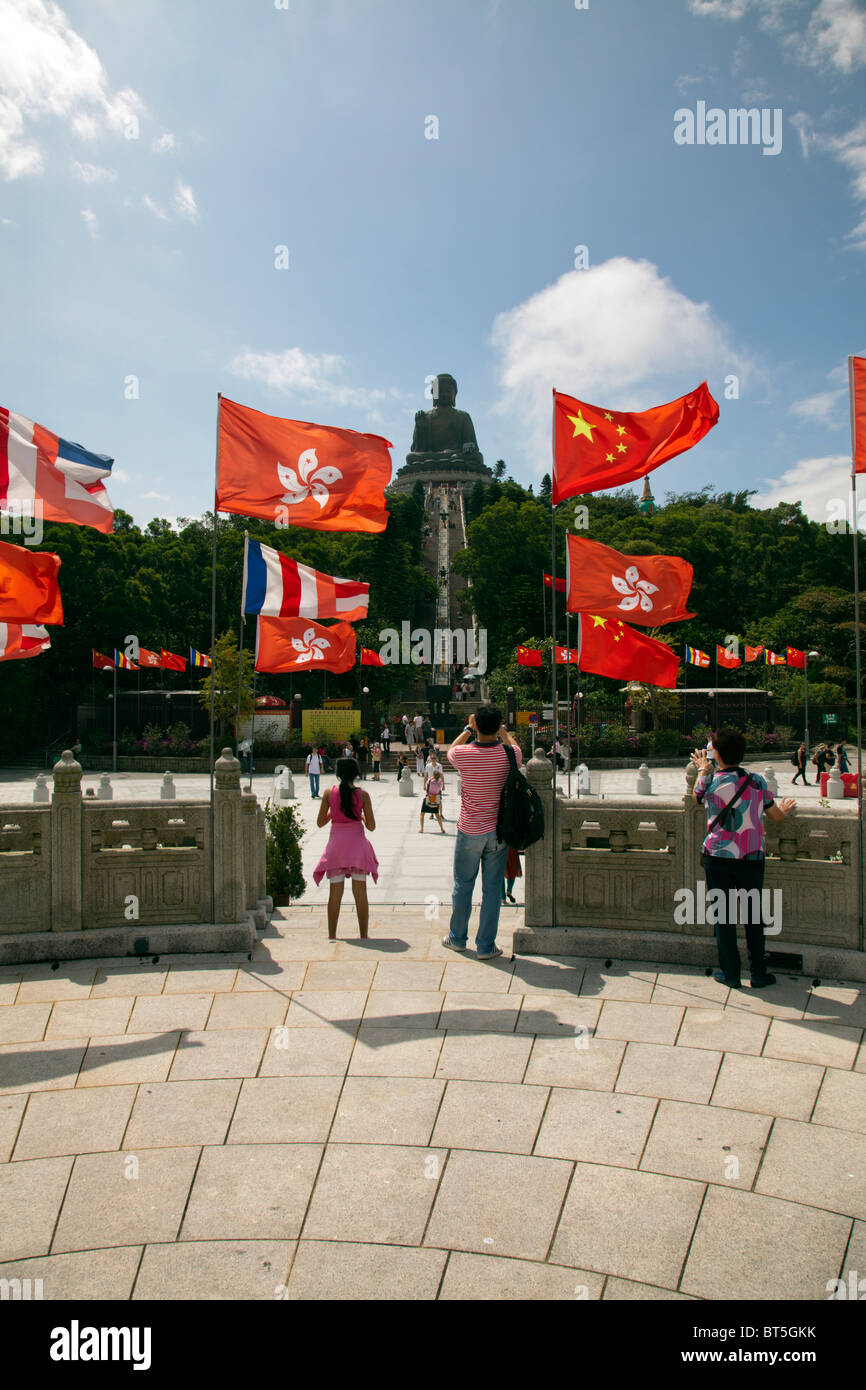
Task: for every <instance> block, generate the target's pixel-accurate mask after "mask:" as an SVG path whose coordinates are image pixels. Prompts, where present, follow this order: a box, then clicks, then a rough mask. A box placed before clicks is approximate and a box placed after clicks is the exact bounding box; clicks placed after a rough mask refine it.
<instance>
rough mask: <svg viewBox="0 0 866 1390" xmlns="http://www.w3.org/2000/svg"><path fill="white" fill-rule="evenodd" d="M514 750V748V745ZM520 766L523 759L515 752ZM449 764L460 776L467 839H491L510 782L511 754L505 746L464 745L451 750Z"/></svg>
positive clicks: (460, 822) (461, 819)
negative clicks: (489, 836)
mask: <svg viewBox="0 0 866 1390" xmlns="http://www.w3.org/2000/svg"><path fill="white" fill-rule="evenodd" d="M512 747H513V745H512ZM514 756H515V758H516V759H517V766H518V767H520V764H521V762H522V759H523V754H522V753H521V751H520V749H519V748H515V749H514ZM448 761H449V763H450V764H451V766H452V767H456V768H457V771H458V772H459V773H460V779H461V780H460V816H459V818H458V821H457V829H458V830H462V831H463V834H464V835H489V834H490V832H491V830H495V829H496V821H497V819H498V817H499V798H500V796H501V795H502V788H503V787H504V786H505V783H506V780H507V778H508V770H509V762H508V754H507V753H506V751H505V748H504V747H503V745H502V744H501V743H461V744H458V746H457V747H456V748H450V749H449V750H448Z"/></svg>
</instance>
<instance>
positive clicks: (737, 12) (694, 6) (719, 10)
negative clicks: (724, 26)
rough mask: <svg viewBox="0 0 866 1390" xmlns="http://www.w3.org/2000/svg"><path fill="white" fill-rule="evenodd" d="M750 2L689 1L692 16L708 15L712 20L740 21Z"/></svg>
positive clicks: (739, 0)
mask: <svg viewBox="0 0 866 1390" xmlns="http://www.w3.org/2000/svg"><path fill="white" fill-rule="evenodd" d="M749 4H750V0H689V9H690V10H691V12H692V14H696V15H700V16H704V15H710V16H711V17H712V18H713V19H742V18H743V15H744V14H745V13H746V11H747V9H748V8H749Z"/></svg>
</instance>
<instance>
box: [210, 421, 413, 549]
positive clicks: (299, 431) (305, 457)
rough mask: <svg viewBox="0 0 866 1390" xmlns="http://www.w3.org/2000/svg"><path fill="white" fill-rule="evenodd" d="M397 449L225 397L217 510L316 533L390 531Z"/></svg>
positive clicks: (376, 438)
mask: <svg viewBox="0 0 866 1390" xmlns="http://www.w3.org/2000/svg"><path fill="white" fill-rule="evenodd" d="M391 447H392V446H391V444H390V443H389V442H388V440H387V439H382V438H381V436H380V435H378V434H358V433H357V432H356V431H355V430H343V429H334V428H332V427H331V426H329V425H312V424H308V423H306V422H305V421H303V420H282V419H279V418H278V417H277V416H275V415H263V414H262V413H261V411H259V410H250V408H249V407H248V406H245V405H238V404H237V402H236V401H229V400H226V399H225V397H222V398H221V399H220V412H219V448H218V460H217V496H216V509H217V511H220V512H238V513H239V514H240V515H241V516H260V517H264V518H266V519H267V520H268V521H274V522H279V524H280V525H284V526H303V527H308V528H309V529H311V530H314V531H384V529H385V527H386V526H387V524H388V513H387V511H386V510H385V488H386V487H387V485H388V483H389V482H390V481H391V455H390V454H389V452H388V450H389V449H390V448H391Z"/></svg>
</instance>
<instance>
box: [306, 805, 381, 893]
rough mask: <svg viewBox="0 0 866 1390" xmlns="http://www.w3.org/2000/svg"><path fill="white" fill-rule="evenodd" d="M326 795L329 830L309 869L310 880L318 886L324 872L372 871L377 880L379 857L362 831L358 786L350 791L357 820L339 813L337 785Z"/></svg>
mask: <svg viewBox="0 0 866 1390" xmlns="http://www.w3.org/2000/svg"><path fill="white" fill-rule="evenodd" d="M328 796H329V805H330V808H331V834H330V836H329V838H328V843H327V845H326V846H325V853H324V854H323V855H322V857H321V859H320V860H319V862H318V864H317V865H316V867H315V869H314V870H313V880H314V882H315V883H316V885H317V886H318V884H320V883H321V881H322V879H323V878H324V877H325V875H326V874H327V876H328V878H332V877H333V876H334V875H335V874H345V875H346V877H347V878H348V877H349V876H350V875H351V874H372V875H373V882H374V883H378V881H379V861H378V859H377V858H376V855H375V852H374V850H373V846H372V845H371V844H370V841H369V840H368V839H367V836H366V835H365V833H364V822H363V821H362V820H361V805H362V802H361V793H360V791H359V789H358V788H357V787H356V788H355V790H354V791H353V793H352V807H353V810H354V811H355V814H356V815H357V817H358V819H357V820H350V819H349V818H348V816H344V815H343V808H342V806H341V805H340V788H339V786H336V787H332V788H331V790H330V792H329V794H328Z"/></svg>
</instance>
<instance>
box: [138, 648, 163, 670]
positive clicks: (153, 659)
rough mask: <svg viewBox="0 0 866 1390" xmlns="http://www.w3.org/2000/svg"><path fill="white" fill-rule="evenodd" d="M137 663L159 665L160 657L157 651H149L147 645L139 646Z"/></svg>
mask: <svg viewBox="0 0 866 1390" xmlns="http://www.w3.org/2000/svg"><path fill="white" fill-rule="evenodd" d="M138 664H139V666H161V665H162V658H161V657H160V654H159V652H149V651H148V650H147V647H139V649H138Z"/></svg>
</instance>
